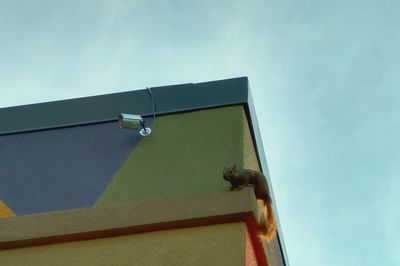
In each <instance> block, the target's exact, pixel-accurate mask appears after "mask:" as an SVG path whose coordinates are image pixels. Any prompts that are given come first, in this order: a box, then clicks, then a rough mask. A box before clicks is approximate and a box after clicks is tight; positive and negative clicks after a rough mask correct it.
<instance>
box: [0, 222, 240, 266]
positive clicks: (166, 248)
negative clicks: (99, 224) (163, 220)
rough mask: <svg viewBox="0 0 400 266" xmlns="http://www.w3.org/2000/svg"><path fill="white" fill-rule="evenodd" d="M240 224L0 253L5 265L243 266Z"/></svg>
mask: <svg viewBox="0 0 400 266" xmlns="http://www.w3.org/2000/svg"><path fill="white" fill-rule="evenodd" d="M245 230H246V225H245V224H244V223H231V224H221V225H212V226H202V227H193V228H186V229H176V230H165V231H158V232H153V233H146V234H136V235H126V236H120V237H111V238H103V239H96V240H88V241H77V242H67V243H62V244H54V245H46V246H38V247H30V248H20V249H11V250H4V251H0V265H4V266H8V265H10V266H25V265H26V266H36V265H38V266H39V265H40V266H41V265H52V266H67V265H68V266H69V265H100V266H101V265H104V266H108V265H140V266H147V265H149V266H153V265H171V266H173V265H222V266H224V265H232V266H235V265H244V260H245V258H244V256H245Z"/></svg>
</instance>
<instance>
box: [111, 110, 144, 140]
mask: <svg viewBox="0 0 400 266" xmlns="http://www.w3.org/2000/svg"><path fill="white" fill-rule="evenodd" d="M118 122H119V126H120V127H121V128H126V129H136V128H139V127H142V129H141V130H140V135H142V136H144V137H147V136H149V135H150V134H151V129H150V128H149V127H146V125H145V121H144V119H143V117H142V116H140V115H132V114H120V115H119V117H118Z"/></svg>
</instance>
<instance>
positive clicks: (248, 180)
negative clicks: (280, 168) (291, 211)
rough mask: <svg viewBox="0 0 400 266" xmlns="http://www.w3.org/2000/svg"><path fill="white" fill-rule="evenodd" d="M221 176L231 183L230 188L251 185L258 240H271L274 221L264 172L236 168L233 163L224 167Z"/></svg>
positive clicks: (273, 235) (274, 230) (238, 188)
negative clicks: (254, 201) (256, 207)
mask: <svg viewBox="0 0 400 266" xmlns="http://www.w3.org/2000/svg"><path fill="white" fill-rule="evenodd" d="M223 178H224V179H225V180H226V181H229V182H230V183H231V187H230V190H241V189H242V188H244V187H246V186H251V187H253V189H254V194H255V195H256V199H257V206H258V212H259V214H258V218H257V225H258V230H259V234H258V238H259V239H260V241H261V240H267V241H271V240H272V239H273V238H274V237H275V236H276V221H275V216H274V212H273V208H272V200H271V197H270V195H269V192H268V185H267V180H266V178H265V176H264V174H262V173H261V172H257V171H254V170H250V169H236V165H234V166H233V167H231V168H226V167H224V171H223Z"/></svg>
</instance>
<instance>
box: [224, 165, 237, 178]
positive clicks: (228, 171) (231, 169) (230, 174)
mask: <svg viewBox="0 0 400 266" xmlns="http://www.w3.org/2000/svg"><path fill="white" fill-rule="evenodd" d="M235 171H236V164H234V165H233V167H229V168H226V167H224V172H223V177H224V179H225V180H227V181H229V180H231V179H232V177H233V176H234V174H235Z"/></svg>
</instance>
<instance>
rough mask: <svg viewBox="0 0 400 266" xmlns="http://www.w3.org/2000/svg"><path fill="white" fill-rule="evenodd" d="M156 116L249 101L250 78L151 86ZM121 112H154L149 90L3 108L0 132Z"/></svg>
mask: <svg viewBox="0 0 400 266" xmlns="http://www.w3.org/2000/svg"><path fill="white" fill-rule="evenodd" d="M151 92H152V93H153V95H154V100H155V104H156V115H162V114H168V113H176V112H184V111H190V110H198V109H205V108H213V107H219V106H226V105H235V104H246V103H247V97H248V78H247V77H240V78H232V79H225V80H218V81H209V82H202V83H188V84H180V85H172V86H161V87H152V88H151ZM120 113H132V114H140V115H142V116H144V117H145V116H151V115H153V107H152V101H151V97H150V94H149V92H148V91H147V90H146V89H143V90H136V91H127V92H120V93H112V94H106V95H99V96H90V97H83V98H76V99H68V100H61V101H54V102H46V103H38V104H29V105H22V106H15V107H7V108H1V109H0V135H5V134H13V133H21V132H28V131H36V130H44V129H52V128H60V127H67V126H76V125H84V124H91V123H100V122H107V121H114V120H117V117H118V115H119V114H120Z"/></svg>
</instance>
